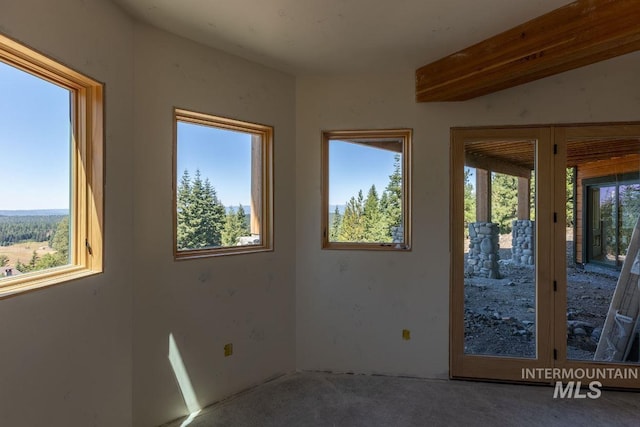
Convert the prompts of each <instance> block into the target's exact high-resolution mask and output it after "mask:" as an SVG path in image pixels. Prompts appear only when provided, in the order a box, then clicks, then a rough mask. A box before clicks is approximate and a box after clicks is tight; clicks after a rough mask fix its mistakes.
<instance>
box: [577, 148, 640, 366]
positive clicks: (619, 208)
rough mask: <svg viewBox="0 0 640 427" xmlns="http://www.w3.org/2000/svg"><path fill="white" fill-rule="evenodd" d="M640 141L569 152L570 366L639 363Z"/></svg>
mask: <svg viewBox="0 0 640 427" xmlns="http://www.w3.org/2000/svg"><path fill="white" fill-rule="evenodd" d="M639 147H640V140H638V139H634V138H630V139H628V140H615V141H608V140H601V141H594V140H589V141H569V142H568V146H567V172H568V173H567V233H566V236H567V358H568V359H573V360H596V361H610V362H618V363H619V362H630V363H636V362H638V361H639V360H640V359H639V357H638V331H639V327H638V311H639V309H640V302H639V301H640V300H639V298H640V290H639V289H638V280H639V279H640V268H639V266H638V265H635V266H634V261H635V262H636V264H637V263H638V261H639V260H638V258H637V256H638V247H639V245H638V240H640V232H636V228H637V226H638V218H639V216H640V176H639V175H638V171H639V170H640V155H639V154H638V148H639ZM634 233H635V234H634Z"/></svg>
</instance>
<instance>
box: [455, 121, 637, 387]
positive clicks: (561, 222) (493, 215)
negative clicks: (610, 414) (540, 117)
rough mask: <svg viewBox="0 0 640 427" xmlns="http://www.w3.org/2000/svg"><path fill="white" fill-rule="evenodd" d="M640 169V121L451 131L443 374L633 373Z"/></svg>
mask: <svg viewBox="0 0 640 427" xmlns="http://www.w3.org/2000/svg"><path fill="white" fill-rule="evenodd" d="M639 171H640V125H639V124H611V125H584V126H540V127H508V128H474V129H471V128H456V129H452V131H451V172H452V173H451V215H452V216H451V218H452V221H451V242H450V245H451V307H450V309H451V310H450V315H451V318H450V325H451V327H450V331H451V335H450V369H451V371H450V373H451V377H453V378H478V379H491V380H507V381H526V382H548V383H553V382H555V381H556V380H557V379H558V378H549V376H548V375H532V374H531V373H532V372H537V373H538V374H539V373H541V372H545V371H544V370H545V369H547V368H581V369H585V368H603V367H620V368H622V367H629V366H638V360H640V356H639V355H638V353H640V351H639V350H638V349H637V347H638V346H639V345H640V344H639V343H638V334H639V332H640V322H639V321H638V318H639V317H640V316H639V314H640V313H639V312H640V288H639V285H638V279H640V257H637V254H638V252H639V249H640V231H638V232H637V233H635V234H634V230H635V229H636V228H640V226H638V225H637V224H638V218H639V217H640V180H639V179H638V178H640V176H639ZM605 181H606V182H608V183H609V184H612V186H613V188H614V191H613V192H612V191H611V185H609V187H607V186H606V185H600V186H596V185H595V184H594V183H598V182H602V183H604V182H605ZM612 226H614V229H615V230H616V233H615V237H612V234H611V232H610V229H611V227H612ZM607 230H609V231H607ZM612 245H613V246H615V251H614V252H615V255H614V260H615V262H613V263H609V264H610V265H606V263H598V262H594V261H595V260H594V257H596V256H600V257H602V256H603V254H606V253H607V248H608V247H612ZM636 257H637V260H638V262H637V263H636V267H637V268H635V269H634V267H633V265H634V262H633V261H635V260H636ZM636 273H637V274H636ZM634 280H635V286H634ZM621 337H622V338H621ZM538 368H542V369H538ZM608 372H611V371H608ZM625 372H626V371H625ZM610 376H611V378H608V377H607V378H598V379H599V380H600V381H601V382H602V384H603V385H605V386H617V387H637V386H638V383H639V382H638V379H634V378H619V376H618V378H613V376H614V375H610ZM562 379H563V380H568V379H569V378H562Z"/></svg>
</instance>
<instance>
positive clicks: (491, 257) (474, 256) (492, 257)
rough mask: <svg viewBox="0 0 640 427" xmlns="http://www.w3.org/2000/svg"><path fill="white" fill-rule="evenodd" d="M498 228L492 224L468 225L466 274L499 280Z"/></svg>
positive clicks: (477, 223)
mask: <svg viewBox="0 0 640 427" xmlns="http://www.w3.org/2000/svg"><path fill="white" fill-rule="evenodd" d="M499 238H500V234H499V226H498V224H496V223H492V222H474V223H471V224H469V239H470V241H469V257H468V259H467V269H466V273H467V274H469V275H472V276H479V277H487V278H489V279H499V278H500V269H499V265H498V260H499V259H500V255H499V252H498V251H499V250H500V241H499Z"/></svg>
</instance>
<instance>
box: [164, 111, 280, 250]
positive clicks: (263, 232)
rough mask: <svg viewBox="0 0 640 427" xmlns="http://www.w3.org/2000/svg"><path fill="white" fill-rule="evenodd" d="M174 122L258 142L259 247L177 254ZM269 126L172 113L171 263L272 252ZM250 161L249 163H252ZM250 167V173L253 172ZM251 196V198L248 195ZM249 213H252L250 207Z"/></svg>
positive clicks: (223, 118)
mask: <svg viewBox="0 0 640 427" xmlns="http://www.w3.org/2000/svg"><path fill="white" fill-rule="evenodd" d="M178 122H183V123H191V124H197V125H203V126H209V127H214V128H217V129H223V130H230V131H236V132H242V133H248V134H251V135H252V136H258V137H259V138H260V141H259V142H260V144H261V150H260V160H259V165H260V173H261V181H260V184H259V185H257V186H254V183H253V180H252V191H254V190H255V189H256V188H259V190H260V196H259V200H260V202H261V203H260V204H261V206H260V207H259V208H258V209H257V212H259V214H260V216H261V217H260V218H259V219H258V221H259V227H260V244H258V245H244V246H218V247H208V248H201V249H187V250H180V251H179V250H178V170H177V167H178ZM273 135H274V129H273V126H269V125H263V124H258V123H251V122H245V121H241V120H236V119H231V118H227V117H221V116H216V115H213V114H207V113H201V112H195V111H192V110H187V109H183V108H178V107H174V109H173V165H172V170H173V174H172V175H173V176H172V193H173V205H172V212H173V258H174V260H175V261H180V260H188V259H198V258H208V257H216V256H223V255H238V254H247V253H256V252H268V251H273V191H272V189H273V138H274V136H273ZM252 161H253V159H252ZM253 166H255V165H252V169H253ZM252 196H253V195H252ZM252 202H253V201H252ZM250 209H252V208H251V207H250Z"/></svg>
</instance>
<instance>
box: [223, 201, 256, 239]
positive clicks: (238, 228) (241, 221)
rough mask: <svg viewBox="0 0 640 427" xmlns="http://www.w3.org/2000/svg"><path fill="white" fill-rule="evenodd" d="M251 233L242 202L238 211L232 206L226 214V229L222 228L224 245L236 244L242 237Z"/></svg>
mask: <svg viewBox="0 0 640 427" xmlns="http://www.w3.org/2000/svg"><path fill="white" fill-rule="evenodd" d="M249 234H250V231H249V223H248V221H247V214H246V213H245V212H244V207H242V204H241V205H240V206H239V207H238V211H237V212H235V211H234V210H233V208H231V209H230V210H229V213H228V214H227V216H226V220H225V224H224V229H223V230H222V246H236V245H237V244H238V241H239V239H240V237H242V236H248V235H249Z"/></svg>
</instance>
